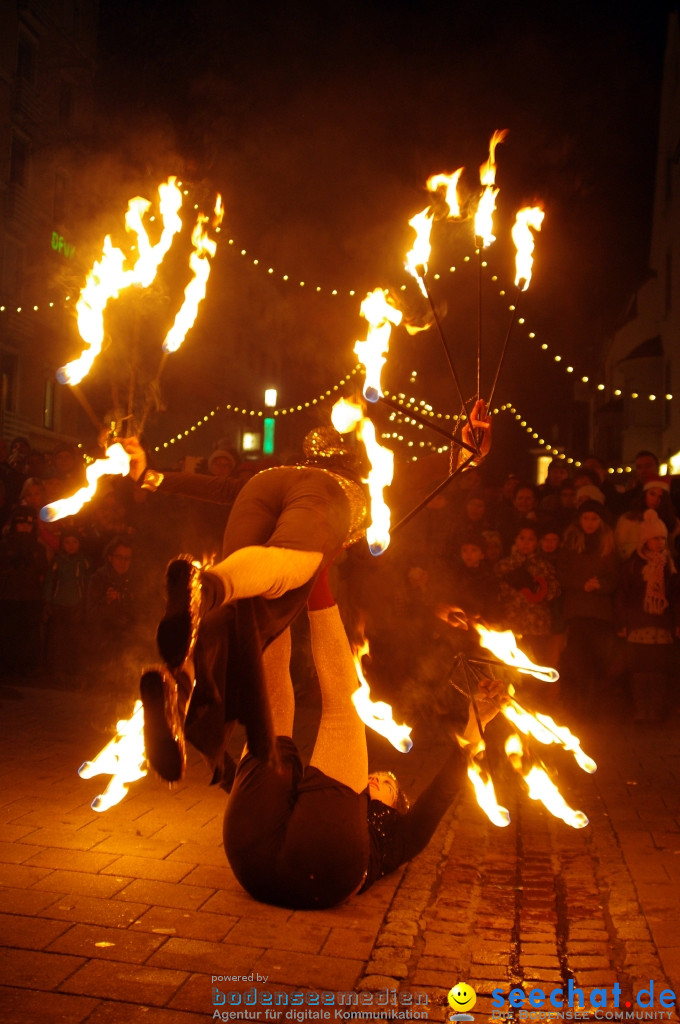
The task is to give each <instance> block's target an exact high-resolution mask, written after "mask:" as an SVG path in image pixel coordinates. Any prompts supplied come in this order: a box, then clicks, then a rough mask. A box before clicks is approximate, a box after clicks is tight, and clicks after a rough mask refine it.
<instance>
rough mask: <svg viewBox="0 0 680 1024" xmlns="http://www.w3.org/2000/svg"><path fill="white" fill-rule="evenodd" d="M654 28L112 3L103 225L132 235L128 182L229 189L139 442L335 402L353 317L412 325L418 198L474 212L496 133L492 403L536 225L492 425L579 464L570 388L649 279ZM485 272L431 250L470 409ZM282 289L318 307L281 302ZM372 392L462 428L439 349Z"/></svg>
mask: <svg viewBox="0 0 680 1024" xmlns="http://www.w3.org/2000/svg"><path fill="white" fill-rule="evenodd" d="M668 10H669V5H667V4H643V3H631V4H626V3H615V2H611V3H607V2H598V3H594V2H592V0H589V2H583V3H581V2H559V0H558V2H552V3H549V4H546V3H544V2H541V3H532V2H528V3H523V4H502V3H497V2H492V0H477V2H468V3H451V4H447V5H444V4H435V3H418V4H416V3H408V2H398V0H397V2H395V0H392V2H390V3H387V2H384V3H381V2H375V0H371V2H364V3H357V2H347V3H343V4H336V3H326V4H311V3H287V2H282V3H279V4H271V5H270V4H258V3H256V4H251V5H243V4H238V5H237V4H225V3H221V2H218V0H199V2H194V3H192V4H190V5H189V4H179V3H175V2H170V3H168V2H163V3H160V2H149V0H142V2H135V3H122V2H109V3H106V2H105V3H103V5H102V10H101V32H100V62H101V69H100V80H99V89H98V92H99V103H100V111H101V120H100V139H99V152H100V164H99V170H98V171H97V169H96V168H95V170H94V171H93V187H97V180H96V175H97V173H99V174H100V175H101V182H100V187H101V190H102V193H107V194H108V196H109V197H111V198H110V199H109V201H107V203H106V204H105V205H106V207H107V212H108V214H109V221H110V213H111V210H112V209H115V208H116V207H115V206H114V205H111V203H112V201H113V199H114V198H115V200H116V201H120V204H121V219H122V209H124V206H125V203H126V202H127V199H128V198H129V196H130V195H131V194H133V193H132V192H130V191H129V188H130V187H132V186H133V183H134V186H135V187H139V186H138V185H137V183H138V182H141V183H145V182H146V183H147V184H148V189H149V192H151V190H152V189H154V188H155V186H156V185H157V183H158V181H160V180H163V179H164V178H165V177H166V176H167V174H168V173H173V172H177V171H178V170H179V173H181V174H182V176H183V178H184V180H186V181H187V182H189V183H190V185H191V188H192V190H193V193H192V194H195V195H205V197H206V200H208V197H209V196H211V195H212V194H214V192H215V191H216V190H219V191H220V192H221V193H222V195H223V197H224V201H225V207H226V216H225V224H224V229H223V235H222V242H221V245H220V248H219V249H218V255H217V257H216V260H215V264H214V268H213V277H212V279H211V282H210V285H209V292H208V298H207V299H206V302H205V304H204V307H203V308H202V310H201V313H200V315H199V321H198V323H197V325H196V327H195V329H194V331H193V332H192V334H191V335H190V336H189V338H188V340H187V342H185V346H184V348H183V350H182V351H181V352H180V353H179V354H178V355H177V356H175V357H173V359H172V360H171V361H170V363H169V365H168V369H167V371H166V374H165V377H164V397H165V401H166V405H167V409H166V411H165V412H163V413H161V414H160V415H159V416H158V417H157V418H156V420H155V421H154V422H152V423H151V425H150V428H149V432H150V436H151V437H152V438H153V440H160V439H162V438H163V437H165V436H167V435H168V434H171V433H173V432H174V430H175V428H176V427H179V426H186V425H187V424H188V423H189V422H191V421H192V417H193V416H194V415H196V416H197V415H199V414H201V413H202V412H203V411H207V410H208V409H209V408H212V407H213V406H214V405H215V404H216V403H217V402H218V401H223V400H226V401H232V402H234V403H235V404H239V403H243V404H248V405H253V404H254V405H255V406H260V405H261V395H262V389H263V388H264V387H266V386H270V385H275V386H278V388H279V394H280V400H281V403H282V404H284V405H291V404H294V403H296V402H297V401H304V400H305V399H307V398H310V397H313V396H314V395H316V394H318V393H319V391H320V390H324V389H325V388H326V387H329V386H330V385H331V384H332V383H335V381H336V380H337V379H338V378H339V377H340V376H342V375H343V374H344V373H346V372H347V371H348V370H349V369H350V368H351V366H352V365H354V362H355V361H356V360H355V357H354V355H353V353H352V348H353V344H354V341H355V340H356V338H358V337H361V336H362V333H363V331H364V322H363V321H362V320H360V318H359V316H358V307H359V301H360V298H361V297H362V296H363V295H364V294H365V292H366V291H368V290H370V289H372V288H374V287H377V286H381V287H390V288H394V289H399V288H400V286H401V285H402V284H404V283H406V284H407V291H406V292H405V293H401V294H402V298H403V299H404V300H405V302H406V304H407V307H408V308H409V310H410V311H411V312H415V313H416V314H417V313H418V312H419V309H418V305H419V303H420V302H421V300H420V297H419V294H418V291H417V289H416V287H415V285H414V284H413V282H412V281H411V280H410V279H409V278H408V277H407V276H406V275H405V274H404V272H403V269H402V264H403V257H404V254H405V252H406V251H407V249H408V248H409V247H410V244H411V240H412V232H411V229H409V227H408V220H409V218H410V217H411V216H413V214H414V213H416V212H418V211H419V210H421V209H423V208H424V207H425V206H426V205H428V201H429V200H428V195H427V193H426V192H425V190H424V185H425V181H426V179H427V177H428V176H429V175H430V174H432V173H435V172H439V171H449V172H450V171H453V170H454V169H455V168H456V167H458V166H460V165H465V167H466V172H465V178H464V181H465V183H466V186H467V188H468V189H469V190H470V192H474V190H475V189H476V188H478V167H479V165H480V164H481V163H482V162H483V161H484V160H485V159H486V157H487V153H488V142H489V138H490V136H491V134H492V132H493V131H494V129H497V128H507V129H508V137H507V139H506V141H505V143H504V144H503V145H501V146H499V148H498V150H497V162H498V175H497V184H498V186H499V187H500V194H499V198H498V214H497V219H496V228H497V230H496V235H497V238H498V241H497V242H496V243H495V245H494V246H493V247H492V249H491V250H489V252H488V255H486V254H485V255H486V258H487V260H488V263H489V267H488V269H487V270H486V271H485V272H484V274H483V275H482V278H483V284H482V287H483V292H482V310H483V327H482V338H483V352H484V363H483V370H482V377H483V384H482V389H483V390H486V389H487V388H488V386H489V383H490V380H491V377H492V375H493V369H494V367H495V363H496V358H497V353H498V350H499V347H500V344H501V342H502V340H503V337H504V334H505V331H506V329H507V325H508V322H509V313H508V308H507V307H508V303H509V299H510V297H511V295H512V294H513V293H514V289H512V286H511V282H512V279H513V276H514V250H513V248H512V245H511V242H510V227H511V225H512V222H513V219H514V214H515V211H516V209H517V208H518V207H519V206H520V205H525V204H526V203H527V202H534V201H536V200H540V201H542V203H543V204H544V206H545V210H546V217H545V221H544V226H543V231H542V232H541V234H540V236H538V237H537V246H536V262H535V268H534V279H533V281H532V284H531V288H530V290H529V292H528V293H526V295H525V296H523V298H522V305H521V307H520V313H521V314H522V315H524V316H525V318H526V325H525V327H524V328H523V329H520V328H519V327H518V328H516V329H515V331H514V332H513V335H512V337H511V343H510V349H509V354H508V359H507V363H506V366H505V368H504V371H503V376H502V379H501V384H500V386H499V388H498V391H497V394H496V400H497V402H506V401H510V402H512V403H514V404H515V405H516V406H517V408H518V409H519V410H520V412H521V413H522V415H523V416H525V417H526V419H527V421H529V422H530V423H532V425H534V426H535V427H536V430H537V431H539V432H540V433H541V436H542V437H544V438H545V439H546V440H548V441H551V442H552V443H556V444H561V445H562V446H564V447H565V448H566V449H568V450H569V449H571V451H570V452H569V453H570V454H576V455H583V454H585V450H584V448H585V447H586V446H587V443H588V438H587V429H586V423H587V412H586V406H585V405H583V404H577V405H574V404H573V402H572V399H573V396H574V383H573V378H572V377H570V376H568V375H567V374H566V373H565V371H564V365H565V364H566V363H573V365H574V366H575V368H576V370H577V371H578V373H579V376H580V375H581V374H588V375H593V374H595V375H596V374H597V368H598V365H599V361H600V354H601V351H602V347H603V343H604V341H605V339H606V337H607V336H608V334H610V333H611V331H612V330H613V329H614V328H615V326H616V324H617V323H618V322H619V321H620V319H621V318H622V316H623V314H624V312H625V309H626V306H627V304H628V302H629V301H630V298H631V295H632V292H633V290H634V289H635V287H636V286H638V285H639V284H640V283H641V282H642V280H644V278H645V276H646V273H647V269H646V268H647V260H648V243H649V229H650V216H651V203H652V195H653V184H654V168H655V155H656V134H657V117H658V106H659V92H660V83H661V72H662V67H663V50H664V40H665V29H666V23H667V17H668ZM113 140H115V146H114V145H113V144H112V142H113ZM112 180H113V181H115V187H114V186H113V185H112ZM112 191H113V192H115V196H111V193H112ZM108 229H110V223H109V227H108V228H107V230H108ZM228 238H233V239H234V240H235V245H234V246H231V247H230V246H228V245H227V244H226V242H227V239H228ZM95 242H96V243H97V244H99V243H100V236H99V235H97V236H96V237H95V235H94V233H93V238H92V243H93V244H94V243H95ZM241 248H244V249H246V250H247V252H248V258H247V259H246V258H243V257H240V255H239V254H238V253H239V250H240V249H241ZM473 253H474V243H473V238H472V229H471V226H470V222H467V223H463V224H454V225H451V224H449V225H443V224H442V225H437V226H436V228H435V231H434V232H433V255H432V260H431V265H430V267H431V277H430V285H431V289H432V294H433V297H434V299H435V302H436V304H437V308H438V311H439V312H440V314H441V316H442V323H443V326H444V330H445V332H446V336H447V339H448V340H449V344H450V346H451V349H452V351H453V353H454V358H455V362H456V367H457V369H458V370H459V374H460V376H461V379H462V380H463V382H464V390H467V391H468V392H469V394H472V393H473V392H474V389H475V387H476V381H475V374H476V370H475V359H476V345H477V332H478V305H479V301H478V296H479V293H478V284H479V272H478V267H477V265H476V263H475V262H474V261H473V262H471V263H470V264H463V263H462V260H463V257H464V256H465V255H466V254H467V255H469V254H473ZM251 255H252V256H255V257H259V259H260V260H261V265H260V266H259V267H254V266H253V265H252V263H251V262H250V256H251ZM454 264H455V266H456V267H457V270H456V273H455V274H451V273H448V272H447V271H448V267H449V266H451V265H454ZM269 266H271V267H273V268H274V269H275V271H276V273H275V274H273V275H268V274H267V272H266V269H265V268H267V267H269ZM438 270H441V271H442V278H441V280H439V281H436V280H434V279H433V277H432V275H433V274H434V273H435V272H436V271H438ZM284 273H287V274H289V275H290V276H291V279H292V280H293V279H294V280H295V281H298V280H305V281H306V282H308V283H309V284H312V285H319V286H321V287H322V292H321V293H320V294H317V293H316V292H315V291H313V290H312V289H309V288H306V289H301V288H300V287H299V285H294V284H292V283H291V282H288V283H284V282H282V281H281V276H282V275H283V274H284ZM492 273H493V274H497V275H498V277H499V282H498V283H497V284H494V283H493V282H492V281H491V280H490V278H491V274H492ZM502 284H506V285H507V286H508V288H509V289H510V293H509V296H506V298H505V299H502V298H500V297H499V295H498V290H499V288H500V287H501V285H502ZM334 288H335V289H338V291H339V292H341V294H340V295H339V296H337V297H333V296H331V295H330V294H329V293H330V290H331V289H334ZM349 289H355V290H356V291H357V295H356V297H354V298H350V297H349V296H348V295H347V292H348V291H349ZM342 293H344V294H342ZM529 330H532V331H535V333H536V335H537V337H536V339H535V340H530V339H529V338H528V337H527V334H528V331H529ZM159 331H160V327H159ZM152 333H153V331H152ZM541 343H548V344H549V346H550V347H549V350H548V354H546V353H545V352H543V351H542V350H541V348H540V344H541ZM554 354H561V355H563V357H564V358H563V362H562V363H561V364H559V365H556V364H555V362H554V361H553V358H552V357H553V355H554ZM414 369H416V370H417V371H418V378H417V385H416V384H414V385H413V387H411V385H409V384H408V380H409V376H410V373H411V371H412V370H414ZM272 370H273V371H274V372H273V373H272ZM272 376H274V377H275V379H274V380H272V379H270V378H271V377H272ZM385 379H386V382H387V385H388V387H390V388H391V389H392V390H394V391H404V392H408V391H414V392H415V393H414V394H413V397H416V398H418V399H420V398H424V399H426V400H427V401H429V402H430V403H431V404H432V405H434V407H435V408H436V409H437V410H440V411H450V412H453V411H455V410H456V407H457V400H456V395H455V389H454V388H453V386H452V383H451V380H450V377H449V376H448V374H447V371H446V364H445V362H444V360H443V355H442V353H441V350H440V347H439V343H438V341H437V338H436V337H435V334H434V332H433V331H430V332H428V333H426V334H420V335H417V336H416V337H415V338H409V337H407V336H406V334H405V332H403V331H400V332H395V333H394V334H393V340H392V354H391V357H390V363H389V369H388V372H387V376H386V378H385ZM484 381H487V382H488V383H487V384H485V383H484ZM327 409H328V405H326V406H325V407H324V415H325V414H326V410H327ZM206 437H207V435H206ZM530 444H531V441H530V439H529V438H528V436H527V434H526V433H525V432H524V431H523V430H521V429H520V428H519V427H517V426H515V425H514V421H511V420H510V418H509V417H507V416H505V417H501V418H499V424H498V428H497V449H496V459H498V460H502V461H503V464H506V463H507V461H508V460H512V459H518V458H520V455H521V450H523V449H524V450H525V449H527V448H528V446H529V445H530Z"/></svg>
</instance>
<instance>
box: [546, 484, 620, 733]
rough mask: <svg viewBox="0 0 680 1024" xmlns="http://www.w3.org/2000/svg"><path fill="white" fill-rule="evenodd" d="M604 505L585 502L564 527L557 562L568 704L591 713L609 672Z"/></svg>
mask: <svg viewBox="0 0 680 1024" xmlns="http://www.w3.org/2000/svg"><path fill="white" fill-rule="evenodd" d="M605 516H606V512H605V509H604V506H603V505H602V504H601V503H600V502H597V501H594V500H588V501H585V502H584V503H583V504H582V505H581V506H580V507H579V509H578V517H577V519H576V521H575V522H574V523H572V525H571V526H569V527H567V530H566V531H565V534H564V542H563V545H562V549H561V552H560V557H559V560H558V579H559V581H560V585H561V587H562V591H563V594H564V619H565V622H566V625H567V645H566V648H565V650H564V654H563V656H562V659H561V663H560V675H561V677H562V686H563V691H562V692H563V694H564V693H566V694H567V695H568V698H569V707H570V708H572V709H574V710H576V711H581V712H585V713H592V712H593V711H594V710H595V707H596V705H597V704H598V703H599V702H600V701H599V698H600V694H601V692H602V691H603V690H606V689H607V688H608V685H609V682H610V681H611V679H612V678H613V671H614V642H615V635H614V612H613V604H612V599H613V594H614V591H615V589H616V583H617V579H618V563H617V558H616V551H615V548H614V531H613V530H612V528H611V527H610V526H609V524H608V523H607V522H606V521H605Z"/></svg>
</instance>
